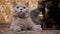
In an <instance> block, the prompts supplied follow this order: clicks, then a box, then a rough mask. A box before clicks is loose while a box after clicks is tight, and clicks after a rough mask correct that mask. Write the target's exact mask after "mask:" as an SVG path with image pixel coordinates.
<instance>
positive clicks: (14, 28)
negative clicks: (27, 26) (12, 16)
mask: <svg viewBox="0 0 60 34" xmlns="http://www.w3.org/2000/svg"><path fill="white" fill-rule="evenodd" d="M10 31H15V32H20V31H21V28H20V27H19V26H14V27H12V28H10Z"/></svg>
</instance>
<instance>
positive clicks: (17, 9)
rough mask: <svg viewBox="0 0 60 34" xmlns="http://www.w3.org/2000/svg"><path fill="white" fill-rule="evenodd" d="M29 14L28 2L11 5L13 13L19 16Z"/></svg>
mask: <svg viewBox="0 0 60 34" xmlns="http://www.w3.org/2000/svg"><path fill="white" fill-rule="evenodd" d="M28 14H29V12H28V4H27V3H26V4H15V5H14V6H13V15H15V16H19V17H27V16H28Z"/></svg>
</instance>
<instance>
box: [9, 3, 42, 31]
mask: <svg viewBox="0 0 60 34" xmlns="http://www.w3.org/2000/svg"><path fill="white" fill-rule="evenodd" d="M12 17H13V19H12V23H11V26H10V30H12V31H24V30H34V31H42V29H41V26H40V25H36V24H34V23H33V21H32V20H31V18H30V16H29V10H28V3H26V4H18V3H15V4H14V5H13V7H12Z"/></svg>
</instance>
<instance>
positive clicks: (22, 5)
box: [16, 4, 27, 7]
mask: <svg viewBox="0 0 60 34" xmlns="http://www.w3.org/2000/svg"><path fill="white" fill-rule="evenodd" d="M17 6H19V7H27V6H26V5H25V4H17V5H16V7H17Z"/></svg>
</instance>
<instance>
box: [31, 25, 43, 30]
mask: <svg viewBox="0 0 60 34" xmlns="http://www.w3.org/2000/svg"><path fill="white" fill-rule="evenodd" d="M32 29H33V30H34V31H42V28H41V25H35V26H33V28H32Z"/></svg>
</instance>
